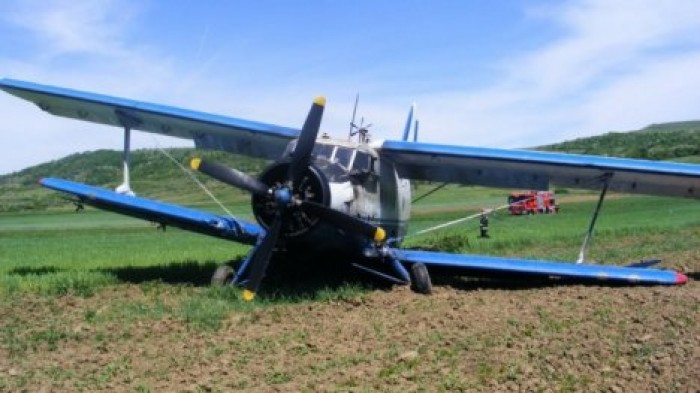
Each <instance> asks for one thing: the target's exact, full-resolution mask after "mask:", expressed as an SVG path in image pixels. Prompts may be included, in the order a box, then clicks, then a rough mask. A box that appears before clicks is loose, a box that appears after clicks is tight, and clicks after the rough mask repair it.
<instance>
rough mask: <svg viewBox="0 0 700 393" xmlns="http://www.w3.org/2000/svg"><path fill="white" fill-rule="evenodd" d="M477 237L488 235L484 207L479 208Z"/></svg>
mask: <svg viewBox="0 0 700 393" xmlns="http://www.w3.org/2000/svg"><path fill="white" fill-rule="evenodd" d="M479 237H480V238H482V239H488V238H490V237H491V236H489V216H488V212H487V211H486V209H481V218H479Z"/></svg>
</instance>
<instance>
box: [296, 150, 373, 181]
mask: <svg viewBox="0 0 700 393" xmlns="http://www.w3.org/2000/svg"><path fill="white" fill-rule="evenodd" d="M295 145H296V141H293V142H292V143H290V144H289V146H288V147H287V152H292V151H294V146H295ZM311 156H312V157H313V159H314V164H315V165H316V167H318V168H319V169H320V170H321V171H322V172H323V173H324V174H325V175H326V177H327V178H328V180H329V181H332V182H335V183H338V182H345V181H350V180H351V177H354V176H356V175H367V174H369V173H371V172H373V169H374V168H373V165H374V160H373V158H372V155H371V154H370V153H369V152H367V151H363V150H362V149H358V148H356V147H354V146H352V147H351V146H343V145H339V144H332V143H318V142H317V143H316V145H315V146H314V149H313V151H312V153H311Z"/></svg>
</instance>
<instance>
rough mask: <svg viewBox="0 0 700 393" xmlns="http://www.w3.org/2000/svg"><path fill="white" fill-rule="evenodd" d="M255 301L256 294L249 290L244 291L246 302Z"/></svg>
mask: <svg viewBox="0 0 700 393" xmlns="http://www.w3.org/2000/svg"><path fill="white" fill-rule="evenodd" d="M253 299H255V292H253V291H251V290H249V289H244V290H243V300H245V301H246V302H250V301H252V300H253Z"/></svg>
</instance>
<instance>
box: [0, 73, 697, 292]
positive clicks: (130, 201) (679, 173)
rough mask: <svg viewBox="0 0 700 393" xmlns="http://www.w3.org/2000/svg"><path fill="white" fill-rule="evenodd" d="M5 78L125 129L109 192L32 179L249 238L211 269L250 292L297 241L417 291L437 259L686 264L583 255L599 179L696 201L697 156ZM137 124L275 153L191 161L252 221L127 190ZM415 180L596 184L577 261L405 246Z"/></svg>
mask: <svg viewBox="0 0 700 393" xmlns="http://www.w3.org/2000/svg"><path fill="white" fill-rule="evenodd" d="M0 88H1V89H2V90H4V91H6V92H7V93H10V94H12V95H15V96H17V97H19V98H22V99H25V100H27V101H30V102H32V103H34V104H36V105H37V106H38V107H39V108H40V109H41V110H43V111H45V112H48V113H50V114H52V115H56V116H62V117H68V118H73V119H77V120H82V121H88V122H93V123H99V124H106V125H111V126H115V127H119V128H122V129H123V130H124V159H123V161H124V172H123V176H124V178H123V182H122V184H121V185H120V186H119V187H117V189H116V190H114V191H113V190H108V189H105V188H100V187H95V186H91V185H86V184H81V183H77V182H74V181H69V180H63V179H57V178H44V179H42V180H41V181H40V183H41V185H42V186H44V187H48V188H50V189H53V190H56V191H59V192H62V193H66V194H69V195H71V196H72V197H73V198H76V199H77V201H78V202H80V203H82V204H88V205H92V206H94V207H97V208H99V209H104V210H108V211H112V212H116V213H120V214H125V215H128V216H132V217H137V218H141V219H145V220H149V221H154V222H158V223H160V224H162V225H172V226H176V227H180V228H183V229H185V230H189V231H193V232H198V233H202V234H206V235H210V236H215V237H219V238H222V239H226V240H232V241H235V242H240V243H244V244H250V245H253V249H252V251H251V252H250V253H249V255H248V256H247V257H246V258H245V260H244V261H243V263H242V264H241V266H240V267H239V268H238V271H235V272H234V271H233V269H232V268H231V267H229V266H222V267H220V268H219V269H217V271H216V272H215V274H214V277H213V278H212V281H213V282H216V283H224V284H231V285H237V286H240V287H242V288H243V292H242V296H243V298H244V299H245V300H248V301H250V300H253V298H254V297H255V294H256V292H257V291H258V288H259V286H260V284H261V282H262V280H263V277H264V276H265V272H266V270H267V267H268V265H269V262H270V259H271V257H272V255H273V253H275V252H279V253H281V252H295V251H299V250H305V251H308V250H314V251H324V250H325V251H328V250H331V251H333V252H337V253H338V255H343V256H344V257H345V258H343V259H344V260H350V261H352V262H351V263H352V264H353V266H355V267H357V268H359V269H361V270H363V271H366V272H368V273H371V274H374V275H376V276H378V277H381V278H382V279H386V280H388V281H389V282H392V283H397V284H404V285H411V287H412V289H413V290H414V291H416V292H418V293H430V292H431V290H432V283H431V278H430V274H429V271H430V270H431V269H438V268H449V269H450V270H451V271H454V272H455V273H456V274H459V275H469V274H478V275H482V274H492V275H496V276H498V275H509V276H511V275H514V274H515V275H522V276H523V277H524V279H528V278H529V277H532V276H539V277H547V278H555V279H576V280H584V281H593V282H598V281H603V282H622V283H629V284H644V285H678V284H684V283H686V282H687V277H686V276H685V275H683V274H681V273H678V272H675V271H671V270H663V269H655V268H650V266H649V265H653V264H654V263H653V262H651V263H637V264H633V265H629V266H614V265H601V264H590V263H585V262H586V261H585V255H584V253H585V249H586V246H587V242H588V239H589V238H590V234H591V232H592V231H593V227H594V225H595V218H596V217H597V215H598V212H599V210H600V205H601V203H602V202H603V199H604V197H605V194H606V192H607V191H608V190H614V191H619V192H624V193H634V194H649V195H664V196H675V197H689V198H698V197H699V196H700V165H691V164H680V163H670V162H653V161H646V160H632V159H620V158H609V157H597V156H586V155H574V154H560V153H548V152H539V151H530V150H505V149H492V148H479V147H468V146H453V145H441V144H430V143H422V142H417V141H416V139H417V133H418V122H417V121H415V120H413V109H411V111H410V112H409V116H408V119H407V122H406V126H405V128H404V130H403V135H402V138H401V140H377V141H373V140H371V139H370V138H369V137H368V132H367V127H361V126H360V127H358V126H355V125H354V124H353V126H351V136H352V135H355V136H356V138H350V139H334V138H330V137H328V136H327V135H326V134H322V135H321V136H319V128H320V124H321V119H322V116H323V110H324V107H325V104H326V102H325V99H324V98H323V97H319V98H316V99H315V100H314V101H313V104H312V106H311V109H310V111H309V113H308V116H307V118H306V121H305V122H304V124H303V126H302V127H301V129H298V128H293V127H283V126H279V125H273V124H267V123H262V122H257V121H250V120H243V119H238V118H233V117H227V116H221V115H215V114H209V113H203V112H197V111H192V110H186V109H180V108H175V107H170V106H164V105H158V104H152V103H147V102H141V101H134V100H130V99H124V98H117V97H111V96H106V95H100V94H94V93H88V92H82V91H77V90H72V89H66V88H60V87H54V86H47V85H41V84H36V83H31V82H26V81H19V80H13V79H2V80H0ZM356 105H357V103H356ZM353 117H354V116H353ZM351 124H352V123H351ZM132 130H139V131H145V132H151V133H157V134H163V135H168V136H173V137H179V138H185V139H191V140H193V141H194V144H195V146H196V147H197V148H203V149H217V150H223V151H227V152H231V153H235V154H243V155H246V156H251V157H258V158H263V159H267V160H271V164H270V165H269V166H268V167H267V168H266V169H265V170H264V171H263V173H262V174H260V176H259V177H257V178H256V177H253V176H250V175H248V174H246V173H243V172H241V171H238V170H236V169H234V168H228V167H226V166H224V165H221V164H219V163H216V162H211V161H208V160H203V159H198V158H197V159H194V160H192V162H191V163H190V166H191V167H192V169H194V170H197V171H200V172H202V173H205V174H207V175H209V176H211V177H213V178H216V179H217V180H219V181H222V182H224V183H226V184H229V185H231V186H233V187H236V188H239V189H242V190H245V191H247V192H249V193H250V194H251V195H252V210H253V213H254V216H255V219H256V221H257V223H251V222H246V221H244V220H241V219H238V218H235V217H231V216H223V215H217V214H213V213H209V212H204V211H199V210H195V209H192V208H188V207H183V206H178V205H174V204H169V203H164V202H160V201H156V200H152V199H148V198H144V197H140V196H136V195H135V194H134V192H133V191H132V189H131V186H130V183H129V155H130V139H131V131H132ZM411 131H413V140H409V139H410V134H411ZM410 180H430V181H434V182H449V183H460V184H470V185H482V186H491V187H503V188H526V189H536V190H546V189H548V188H549V186H550V184H556V185H557V186H561V187H570V188H581V189H593V190H600V191H601V193H600V198H599V201H598V205H597V208H596V210H595V212H594V215H593V218H592V220H591V225H590V227H589V231H588V233H587V236H586V240H585V241H584V246H583V247H582V249H581V254H580V256H579V261H578V263H575V262H561V261H545V260H528V259H518V258H502V257H492V256H482V255H464V254H452V253H445V252H433V251H418V250H409V249H402V248H400V246H401V241H402V239H403V237H404V236H405V235H406V231H407V224H408V222H409V218H410V212H411V184H410ZM695 190H698V192H696V191H695Z"/></svg>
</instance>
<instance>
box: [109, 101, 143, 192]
mask: <svg viewBox="0 0 700 393" xmlns="http://www.w3.org/2000/svg"><path fill="white" fill-rule="evenodd" d="M114 113H115V114H116V115H117V118H118V119H119V122H120V123H121V124H122V127H124V156H123V159H122V161H123V163H124V172H123V175H124V180H123V181H122V184H120V185H119V186H117V188H116V189H115V190H114V191H116V192H117V193H118V194H123V195H129V196H134V195H136V194H134V191H132V190H131V184H130V182H129V166H130V164H131V129H132V128H133V127H135V126H138V125H139V124H141V119H139V118H137V117H136V116H133V115H130V114H128V113H126V112H125V111H124V110H122V109H116V110H115V111H114Z"/></svg>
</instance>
